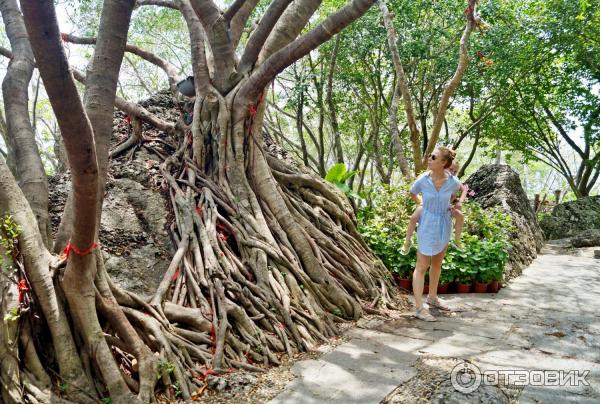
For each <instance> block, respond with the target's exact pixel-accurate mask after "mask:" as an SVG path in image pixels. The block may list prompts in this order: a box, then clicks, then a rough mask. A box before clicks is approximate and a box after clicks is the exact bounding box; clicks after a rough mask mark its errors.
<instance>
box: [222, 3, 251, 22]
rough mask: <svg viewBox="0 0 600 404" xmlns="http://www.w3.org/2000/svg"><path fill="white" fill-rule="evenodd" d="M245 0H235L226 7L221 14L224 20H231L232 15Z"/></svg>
mask: <svg viewBox="0 0 600 404" xmlns="http://www.w3.org/2000/svg"><path fill="white" fill-rule="evenodd" d="M245 2H246V0H235V1H234V2H233V4H232V5H231V6H229V8H228V9H227V11H226V12H225V14H223V18H225V21H231V19H232V18H233V16H235V14H236V13H237V12H238V11H239V10H240V9H241V8H242V6H243V5H244V3H245Z"/></svg>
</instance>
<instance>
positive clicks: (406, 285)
mask: <svg viewBox="0 0 600 404" xmlns="http://www.w3.org/2000/svg"><path fill="white" fill-rule="evenodd" d="M398 287H400V288H401V289H406V290H409V291H410V290H412V279H410V278H400V279H398Z"/></svg>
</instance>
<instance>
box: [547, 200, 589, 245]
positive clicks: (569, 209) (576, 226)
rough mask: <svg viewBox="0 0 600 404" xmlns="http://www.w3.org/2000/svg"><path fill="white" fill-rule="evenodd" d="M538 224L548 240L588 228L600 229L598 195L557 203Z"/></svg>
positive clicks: (578, 232)
mask: <svg viewBox="0 0 600 404" xmlns="http://www.w3.org/2000/svg"><path fill="white" fill-rule="evenodd" d="M540 226H541V227H542V230H543V231H544V235H545V236H546V239H548V240H556V239H561V238H568V237H573V236H577V235H578V234H580V233H582V232H584V231H585V230H590V229H600V196H588V197H584V198H580V199H578V200H576V201H572V202H565V203H561V204H558V205H556V206H555V207H554V209H553V210H552V213H551V214H550V215H547V216H545V217H543V218H542V220H541V221H540Z"/></svg>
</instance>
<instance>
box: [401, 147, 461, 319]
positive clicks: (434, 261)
mask: <svg viewBox="0 0 600 404" xmlns="http://www.w3.org/2000/svg"><path fill="white" fill-rule="evenodd" d="M455 156H456V152H455V151H454V150H451V149H448V148H447V147H438V148H437V149H435V150H434V151H433V153H431V154H430V155H429V157H428V160H427V168H429V172H428V173H426V174H424V175H422V176H421V177H419V178H418V179H417V181H415V183H414V184H413V186H412V188H411V189H410V196H411V198H412V199H413V200H414V201H415V202H416V203H417V204H419V205H420V204H422V205H423V211H422V213H421V218H420V220H419V227H418V228H417V242H418V251H417V265H416V267H415V271H414V272H413V293H414V296H415V306H416V312H415V317H417V318H418V319H421V320H424V321H436V319H435V317H433V316H432V315H431V313H429V310H427V309H426V308H424V307H423V283H424V280H425V272H427V268H428V267H429V266H430V265H431V269H430V271H429V296H428V297H427V304H428V305H429V306H430V307H437V308H438V309H440V310H449V309H448V307H446V306H445V305H444V304H442V302H440V300H439V299H438V297H437V286H438V281H439V279H440V272H441V271H442V261H443V260H444V256H445V255H446V248H447V247H448V242H449V241H450V233H451V229H452V218H451V212H450V199H451V198H452V195H453V194H454V193H455V192H456V191H458V190H459V188H460V181H459V180H458V179H457V178H456V177H454V176H452V175H449V174H448V173H447V172H446V169H447V168H449V167H450V165H451V164H452V161H453V160H454V157H455ZM419 194H421V197H422V198H419Z"/></svg>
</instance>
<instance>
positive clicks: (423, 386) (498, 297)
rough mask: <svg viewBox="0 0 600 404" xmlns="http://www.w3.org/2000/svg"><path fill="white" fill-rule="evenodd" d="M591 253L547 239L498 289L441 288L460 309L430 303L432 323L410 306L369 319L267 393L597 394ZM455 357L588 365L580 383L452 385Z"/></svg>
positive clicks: (477, 398)
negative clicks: (464, 389) (462, 389)
mask: <svg viewBox="0 0 600 404" xmlns="http://www.w3.org/2000/svg"><path fill="white" fill-rule="evenodd" d="M592 257H593V249H591V248H590V249H580V250H572V249H565V248H563V244H561V243H558V244H555V245H549V246H547V247H546V248H545V249H544V251H543V254H542V255H540V256H539V257H538V258H537V259H536V260H535V261H534V262H533V263H532V265H530V266H529V267H528V268H527V269H526V270H525V271H524V274H523V275H522V276H521V277H519V278H518V279H516V280H514V281H513V282H511V284H510V285H509V286H508V287H506V288H504V289H502V290H501V291H500V292H499V293H498V294H495V295H493V294H481V295H475V294H470V295H452V296H450V297H448V298H447V301H448V302H449V303H450V305H452V306H453V307H455V308H457V309H462V310H461V311H459V312H455V313H451V314H443V313H440V312H434V314H435V315H436V316H437V317H438V318H439V320H440V321H438V322H436V323H425V322H421V321H418V320H415V319H414V318H412V317H411V316H410V313H406V314H405V315H404V316H402V317H401V318H399V319H395V320H392V321H386V322H382V321H381V320H375V319H372V320H371V321H369V322H367V323H366V324H364V325H363V328H354V329H351V330H349V331H348V332H347V333H346V336H347V337H348V338H349V340H348V341H347V342H345V343H343V344H341V345H340V346H338V347H337V348H335V349H333V350H332V351H331V352H328V353H326V354H324V355H323V356H321V357H320V358H318V359H309V360H303V361H299V362H297V363H295V364H294V365H293V366H292V367H291V371H292V372H293V374H294V375H296V376H297V377H296V378H295V379H294V380H293V381H291V382H290V383H289V384H288V385H287V386H286V388H285V389H284V390H283V391H282V392H281V393H280V394H279V395H277V396H276V397H275V398H274V399H273V400H272V401H271V403H326V402H331V403H334V402H344V403H351V402H356V403H377V402H381V401H384V402H390V403H395V402H414V401H421V402H434V403H437V402H440V403H441V402H456V403H459V402H471V403H479V402H480V403H488V402H498V403H508V402H573V401H575V402H599V401H600V312H598V302H599V301H600V260H597V259H594V258H592ZM465 360H466V361H469V363H472V364H474V365H476V366H477V367H478V368H479V369H480V370H481V371H485V370H488V371H501V370H504V371H508V370H512V371H519V370H537V371H543V370H556V371H565V372H567V371H578V372H582V373H581V374H583V372H585V371H589V374H588V375H587V377H586V378H585V383H587V384H588V385H585V383H580V385H577V386H555V387H550V386H545V387H544V386H533V385H531V384H530V383H525V384H527V385H525V386H515V385H514V383H510V384H508V385H507V384H506V383H502V381H501V382H500V383H495V385H491V386H481V387H480V388H479V389H477V390H476V391H474V392H472V393H470V394H462V393H459V392H457V391H456V390H455V389H454V388H453V386H452V384H451V383H450V374H451V372H452V368H453V367H454V366H455V365H457V364H458V365H461V364H462V363H463V362H464V361H465ZM539 373H540V372H538V374H539ZM527 377H529V376H527ZM518 380H519V379H517V381H518ZM509 381H511V380H509ZM512 381H514V380H512ZM563 382H564V380H563ZM534 383H535V381H534Z"/></svg>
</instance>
